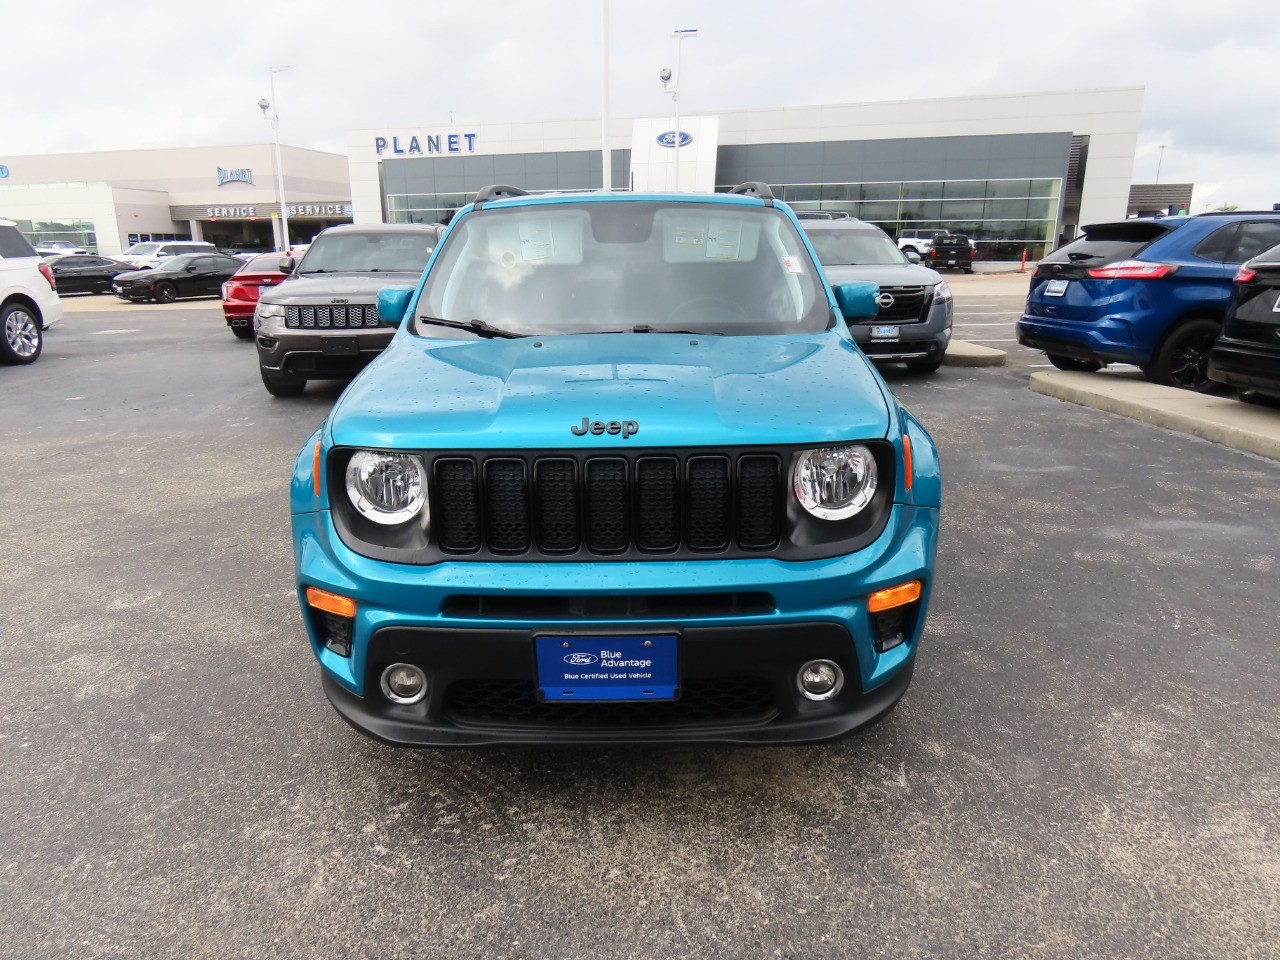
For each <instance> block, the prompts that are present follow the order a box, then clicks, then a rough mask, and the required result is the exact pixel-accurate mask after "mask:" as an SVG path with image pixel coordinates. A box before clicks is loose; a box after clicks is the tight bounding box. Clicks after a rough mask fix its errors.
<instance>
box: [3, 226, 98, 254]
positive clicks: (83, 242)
mask: <svg viewBox="0 0 1280 960" xmlns="http://www.w3.org/2000/svg"><path fill="white" fill-rule="evenodd" d="M13 222H14V223H16V224H17V225H18V230H20V231H21V232H22V235H23V236H24V237H26V238H27V240H29V241H30V242H31V245H32V246H35V245H36V244H39V243H48V242H49V241H50V240H69V241H70V242H71V243H74V244H75V245H76V246H77V247H84V248H85V249H86V250H88V251H89V252H90V253H97V252H98V235H97V233H96V232H95V231H94V229H93V221H92V220H89V219H84V220H81V219H79V218H70V219H63V220H15V221H13Z"/></svg>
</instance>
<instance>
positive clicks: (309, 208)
mask: <svg viewBox="0 0 1280 960" xmlns="http://www.w3.org/2000/svg"><path fill="white" fill-rule="evenodd" d="M285 209H286V210H288V211H289V216H291V217H349V216H351V204H349V203H291V204H288V206H286V207H285Z"/></svg>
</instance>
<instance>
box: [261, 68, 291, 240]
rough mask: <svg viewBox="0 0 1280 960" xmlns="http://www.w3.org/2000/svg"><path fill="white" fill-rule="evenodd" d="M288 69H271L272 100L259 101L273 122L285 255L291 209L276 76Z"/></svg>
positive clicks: (269, 119) (267, 117) (281, 234)
mask: <svg viewBox="0 0 1280 960" xmlns="http://www.w3.org/2000/svg"><path fill="white" fill-rule="evenodd" d="M288 69H289V68H288V67H272V68H271V69H270V71H269V75H270V78H271V99H270V100H259V101H258V108H259V109H260V110H261V111H262V117H263V119H264V120H268V121H270V122H271V130H272V133H274V134H275V142H276V199H277V201H278V202H279V204H280V239H281V241H282V246H283V247H284V249H283V251H282V252H283V253H288V252H289V208H288V207H287V206H286V205H285V202H284V167H283V166H282V165H281V163H280V108H279V107H277V106H276V74H277V73H284V71H286V70H288ZM268 110H270V111H271V116H267V111H268Z"/></svg>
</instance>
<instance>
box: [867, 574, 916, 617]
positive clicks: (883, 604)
mask: <svg viewBox="0 0 1280 960" xmlns="http://www.w3.org/2000/svg"><path fill="white" fill-rule="evenodd" d="M920 589H921V588H920V581H919V580H910V581H908V582H907V583H900V584H898V585H897V586H896V587H887V588H886V589H884V590H877V591H876V592H875V593H873V594H871V596H869V597H867V609H868V610H869V611H870V612H871V613H879V612H880V611H882V610H892V609H893V608H894V607H901V606H903V605H904V604H908V603H914V602H915V601H916V600H919V599H920Z"/></svg>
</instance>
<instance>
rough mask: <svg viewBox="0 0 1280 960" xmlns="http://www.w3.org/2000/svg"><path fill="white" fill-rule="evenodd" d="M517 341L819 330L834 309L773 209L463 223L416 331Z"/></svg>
mask: <svg viewBox="0 0 1280 960" xmlns="http://www.w3.org/2000/svg"><path fill="white" fill-rule="evenodd" d="M424 317H427V318H431V317H433V318H437V319H441V320H445V321H449V322H452V323H461V324H469V323H472V322H473V321H477V320H478V321H482V322H483V323H486V324H489V325H490V326H492V327H496V328H499V329H501V330H504V331H508V332H511V333H514V334H518V335H534V334H537V335H547V334H557V333H563V334H572V333H611V332H637V333H649V332H652V333H661V332H663V331H672V332H675V331H680V332H686V333H711V334H717V333H719V334H730V335H758V334H777V333H808V332H816V331H818V330H824V329H826V328H827V326H828V322H829V320H830V313H829V306H828V303H827V300H826V296H825V291H824V289H823V287H822V283H821V280H820V279H819V277H818V275H817V272H816V271H815V269H814V266H813V261H812V260H811V259H810V257H809V255H808V251H806V250H805V248H804V245H803V243H802V242H801V240H800V237H799V235H798V234H797V233H796V230H795V227H794V226H793V225H792V223H791V221H790V220H789V219H788V218H787V217H785V216H784V215H783V214H782V213H781V212H779V211H778V210H775V209H772V208H769V207H754V206H752V207H748V206H738V205H730V204H719V203H689V202H675V201H672V202H659V201H647V200H646V201H628V200H618V201H613V202H584V203H556V204H536V205H529V206H523V207H517V208H514V209H505V210H503V209H497V210H483V211H481V212H479V213H471V214H467V215H465V216H463V217H462V218H461V219H460V220H458V221H457V222H456V223H455V226H454V228H453V232H452V233H451V234H450V239H449V242H448V243H447V244H446V245H445V248H444V250H443V251H442V252H441V256H440V259H439V260H437V261H436V265H435V266H433V267H432V270H431V274H430V276H429V277H428V280H427V285H426V289H425V290H424V292H423V296H422V298H421V300H420V305H419V308H418V316H417V320H416V327H415V329H416V331H417V332H418V333H420V334H422V335H424V336H429V337H443V336H450V335H451V332H450V330H449V329H448V328H445V327H441V326H440V325H439V324H431V323H427V322H424ZM452 335H455V336H456V335H457V334H452Z"/></svg>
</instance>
